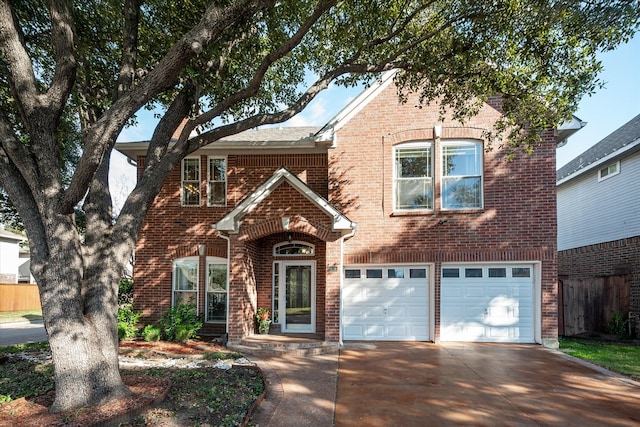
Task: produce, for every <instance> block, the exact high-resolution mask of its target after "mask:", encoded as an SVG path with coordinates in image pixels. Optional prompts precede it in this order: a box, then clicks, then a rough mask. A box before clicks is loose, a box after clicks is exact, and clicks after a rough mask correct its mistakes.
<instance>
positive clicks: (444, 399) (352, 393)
mask: <svg viewBox="0 0 640 427" xmlns="http://www.w3.org/2000/svg"><path fill="white" fill-rule="evenodd" d="M252 360H253V361H254V362H256V363H257V364H258V366H259V367H260V368H261V369H262V370H263V372H264V373H265V376H266V380H267V383H268V384H267V387H268V388H267V395H266V398H265V400H264V401H263V402H262V404H261V405H260V406H259V408H258V410H257V412H256V413H255V414H254V417H253V419H252V420H251V422H252V423H254V424H256V425H257V426H259V427H265V426H270V427H276V426H321V427H325V426H336V427H356V426H357V427H362V426H367V427H378V426H379V427H382V426H384V427H387V426H426V425H428V426H453V425H455V426H458V425H470V426H560V425H561V426H579V427H588V426H638V425H640V383H639V382H636V381H632V380H629V379H627V378H625V377H622V376H619V375H616V374H613V373H611V372H609V371H606V370H604V369H600V368H597V367H595V366H594V365H591V364H588V363H586V362H581V361H579V360H577V359H574V358H571V357H568V356H566V355H564V354H562V353H560V352H557V351H554V350H549V349H545V348H542V347H540V346H538V345H513V344H463V343H460V344H454V343H447V344H443V345H435V344H431V343H398V342H392V343H389V342H377V343H366V344H360V345H357V344H356V345H354V344H351V345H348V347H347V348H343V349H341V350H340V355H339V356H337V355H321V356H306V357H300V356H297V357H292V356H284V357H282V356H281V357H270V358H264V359H261V360H256V359H253V358H252Z"/></svg>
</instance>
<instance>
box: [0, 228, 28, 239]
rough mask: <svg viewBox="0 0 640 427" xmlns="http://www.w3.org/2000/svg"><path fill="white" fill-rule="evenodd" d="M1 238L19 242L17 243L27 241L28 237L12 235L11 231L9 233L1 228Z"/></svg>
mask: <svg viewBox="0 0 640 427" xmlns="http://www.w3.org/2000/svg"><path fill="white" fill-rule="evenodd" d="M0 238H2V239H10V240H17V241H22V240H27V238H26V237H24V236H21V235H19V234H16V233H12V232H10V231H7V230H5V229H4V228H0Z"/></svg>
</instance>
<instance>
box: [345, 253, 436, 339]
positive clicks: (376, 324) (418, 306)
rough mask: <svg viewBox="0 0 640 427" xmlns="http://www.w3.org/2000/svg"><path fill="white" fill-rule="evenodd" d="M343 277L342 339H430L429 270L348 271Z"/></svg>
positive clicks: (390, 267)
mask: <svg viewBox="0 0 640 427" xmlns="http://www.w3.org/2000/svg"><path fill="white" fill-rule="evenodd" d="M344 277H345V279H344V289H343V300H342V302H343V310H342V326H343V329H342V331H343V335H342V338H343V339H345V340H376V341H426V340H428V339H429V328H428V319H429V314H428V308H429V269H428V267H427V266H393V265H392V266H374V267H371V266H367V267H347V268H345V270H344Z"/></svg>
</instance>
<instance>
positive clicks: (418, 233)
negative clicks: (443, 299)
mask: <svg viewBox="0 0 640 427" xmlns="http://www.w3.org/2000/svg"><path fill="white" fill-rule="evenodd" d="M494 101H495V100H494ZM494 104H495V105H497V104H496V103H494ZM416 105H418V101H417V99H415V98H411V97H410V98H409V100H408V102H407V103H406V104H402V105H400V104H399V103H398V101H397V95H396V91H395V89H394V88H393V86H391V87H389V88H387V89H386V90H385V91H384V92H383V93H381V94H380V95H379V96H378V97H377V98H376V99H374V100H373V101H372V102H371V103H370V104H369V105H367V106H366V107H365V108H364V109H363V110H362V111H361V112H360V113H359V114H357V115H356V116H355V117H353V118H352V119H351V121H350V122H349V123H347V124H346V125H345V126H344V127H343V128H342V129H340V130H339V132H338V134H337V141H338V146H337V148H336V149H334V150H330V151H329V165H330V172H329V173H330V176H332V177H339V178H338V179H337V180H338V181H339V182H340V188H341V193H340V194H339V195H334V194H332V195H331V196H330V201H331V202H332V203H335V204H336V205H341V206H343V209H344V211H343V212H344V213H345V214H346V215H347V216H348V217H349V218H350V219H351V220H352V221H355V222H356V223H357V224H358V231H357V233H356V235H355V237H354V238H352V239H349V240H348V241H347V242H346V246H345V251H346V252H345V263H346V264H351V263H353V264H356V263H357V264H360V263H391V262H429V263H435V266H436V271H435V275H436V283H435V286H436V295H435V298H436V301H435V303H436V304H435V305H436V339H437V338H438V337H437V334H438V332H437V331H438V330H439V295H440V292H439V288H440V278H439V276H440V274H439V272H440V265H441V263H442V262H465V261H468V262H471V261H542V274H541V276H542V291H543V296H542V305H543V313H544V315H543V320H542V337H543V338H544V339H551V340H554V339H556V338H557V306H556V301H557V295H556V289H557V252H556V198H555V139H554V137H553V133H552V132H548V133H547V134H546V135H545V136H544V140H543V142H542V143H541V144H539V145H538V146H537V147H535V150H534V152H533V154H532V155H527V154H523V153H517V154H516V155H515V157H514V159H513V161H508V160H507V156H506V154H507V152H506V150H504V149H502V148H500V147H499V144H495V143H494V144H493V148H492V149H491V150H489V151H486V152H485V153H484V208H483V209H482V210H470V211H465V212H453V211H441V210H440V209H439V206H440V201H439V200H438V197H437V194H438V187H437V186H436V191H435V192H434V200H435V208H436V209H435V210H434V211H433V212H428V213H405V212H402V213H399V212H395V213H394V211H393V198H392V196H393V187H392V184H393V151H392V149H393V146H394V145H396V144H399V143H403V142H410V141H425V140H430V141H434V132H433V128H434V126H436V125H439V126H442V133H441V138H440V139H439V140H438V139H436V140H435V146H436V149H435V150H434V158H435V160H436V161H435V166H436V174H435V176H437V174H438V169H439V167H440V166H439V165H438V163H439V150H438V149H437V148H438V145H439V144H440V143H441V142H442V141H446V140H447V139H456V138H468V139H475V140H482V137H483V130H485V129H486V130H489V129H491V128H492V126H493V123H494V122H495V120H496V119H497V118H498V116H499V112H498V111H497V110H496V109H494V108H493V107H490V106H488V105H485V106H484V107H483V108H482V109H481V110H480V112H479V114H478V115H477V116H476V117H474V118H472V119H470V120H469V121H468V122H466V123H465V124H464V125H462V124H461V123H458V122H455V121H453V120H450V119H445V120H444V121H442V120H439V111H438V109H437V107H435V106H431V107H429V106H423V107H422V108H420V109H418V108H416V107H415V106H416ZM485 148H488V147H487V144H486V143H485ZM364 153H366V158H365V157H364ZM347 198H350V199H347ZM441 221H446V222H443V223H441Z"/></svg>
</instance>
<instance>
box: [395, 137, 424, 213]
mask: <svg viewBox="0 0 640 427" xmlns="http://www.w3.org/2000/svg"><path fill="white" fill-rule="evenodd" d="M432 151H433V149H432V144H431V143H408V144H402V145H400V146H398V147H396V148H395V149H394V152H395V154H394V156H395V168H394V169H395V170H394V183H393V184H394V185H393V186H394V192H395V197H394V209H396V210H412V209H433V152H432Z"/></svg>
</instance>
